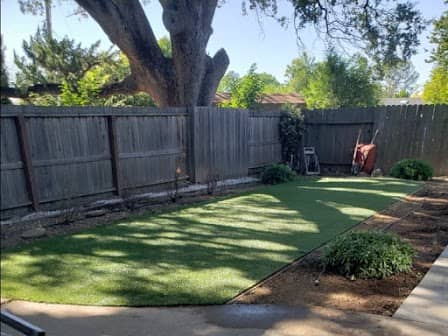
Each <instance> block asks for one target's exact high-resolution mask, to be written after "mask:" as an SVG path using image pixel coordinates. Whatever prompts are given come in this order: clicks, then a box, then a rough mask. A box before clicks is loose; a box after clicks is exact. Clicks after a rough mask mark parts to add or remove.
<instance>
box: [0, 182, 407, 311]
mask: <svg viewBox="0 0 448 336" xmlns="http://www.w3.org/2000/svg"><path fill="white" fill-rule="evenodd" d="M396 182H397V181H395V180H391V181H390V182H389V181H387V180H386V181H385V182H383V183H380V182H378V181H375V180H373V182H369V183H366V182H362V181H361V182H347V181H344V180H340V181H335V180H331V179H329V180H327V179H322V180H317V181H309V180H307V181H300V180H299V181H296V182H293V183H289V184H285V185H279V186H274V187H262V188H260V189H258V190H255V191H252V192H250V193H247V194H244V195H240V196H233V197H227V198H223V199H220V200H216V201H211V202H207V203H203V204H201V205H196V206H189V207H186V208H184V209H181V210H176V211H172V212H168V213H162V214H158V215H146V216H139V217H134V218H130V219H129V220H126V221H121V222H118V223H115V224H111V225H109V226H106V227H98V228H94V229H90V230H87V231H85V232H83V233H78V234H73V235H68V236H65V237H57V238H52V239H49V240H46V241H41V242H37V243H35V244H33V245H30V246H26V247H23V248H18V249H13V250H10V251H7V252H4V253H3V256H2V271H3V272H2V290H3V292H4V295H5V296H7V297H11V298H22V299H30V300H34V301H46V302H59V303H61V302H63V303H79V304H100V305H132V306H142V305H178V304H217V303H224V302H226V301H227V300H229V299H230V298H232V297H233V296H234V295H236V294H237V293H238V292H240V291H242V290H243V289H245V288H247V287H249V286H251V285H253V284H254V283H255V282H257V281H259V280H261V279H262V278H264V277H266V276H268V275H269V274H271V273H273V272H275V271H276V270H277V269H279V268H281V267H283V266H284V265H285V264H287V263H289V262H291V261H293V260H294V259H296V258H298V257H300V256H301V255H303V254H304V253H306V252H308V251H310V250H311V249H313V248H316V247H318V246H320V245H321V244H323V243H324V242H326V241H328V240H329V239H331V238H333V237H334V236H335V235H337V234H339V233H341V232H343V231H345V230H346V229H348V228H350V227H352V226H353V225H355V224H356V223H358V222H359V221H361V220H362V219H364V218H366V217H368V216H370V215H371V214H373V213H374V212H375V211H377V210H380V209H382V208H384V207H386V206H387V205H388V204H390V203H391V202H393V201H394V200H396V199H397V197H399V196H400V195H403V192H409V191H411V189H412V188H415V185H413V184H408V185H402V184H397V183H396Z"/></svg>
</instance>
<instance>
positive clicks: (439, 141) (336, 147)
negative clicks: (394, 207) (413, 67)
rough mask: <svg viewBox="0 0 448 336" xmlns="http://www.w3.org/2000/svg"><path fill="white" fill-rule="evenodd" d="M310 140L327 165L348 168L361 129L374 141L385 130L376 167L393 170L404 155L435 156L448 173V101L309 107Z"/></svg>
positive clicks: (378, 141) (432, 159) (434, 162)
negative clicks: (375, 133)
mask: <svg viewBox="0 0 448 336" xmlns="http://www.w3.org/2000/svg"><path fill="white" fill-rule="evenodd" d="M305 123H306V128H307V131H306V133H305V145H307V146H314V147H316V151H317V153H318V155H319V159H320V162H321V164H322V166H323V168H324V171H325V170H338V171H340V172H348V171H349V167H350V165H351V160H352V155H353V148H354V145H355V143H356V138H357V135H358V132H359V130H360V129H361V131H362V137H361V142H364V143H369V142H370V140H371V138H372V136H373V134H374V132H375V131H376V130H379V133H378V136H377V138H376V141H375V143H376V144H377V145H378V156H377V160H376V167H379V168H381V169H382V170H383V171H384V172H385V173H388V172H389V170H390V168H391V167H392V165H393V164H394V163H395V162H397V161H398V160H401V159H404V158H417V159H422V160H425V161H427V162H429V163H430V164H431V165H432V166H433V167H434V172H435V174H436V175H447V174H448V112H447V105H439V106H433V105H416V106H411V105H409V106H408V105H403V106H378V107H371V108H358V109H356V108H352V109H338V110H312V111H305Z"/></svg>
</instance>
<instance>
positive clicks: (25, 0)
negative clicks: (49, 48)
mask: <svg viewBox="0 0 448 336" xmlns="http://www.w3.org/2000/svg"><path fill="white" fill-rule="evenodd" d="M52 4H53V2H52V0H19V5H20V11H21V12H22V13H24V14H32V15H35V16H45V20H44V29H45V31H46V32H47V34H48V36H49V37H50V38H52V37H53V22H52Z"/></svg>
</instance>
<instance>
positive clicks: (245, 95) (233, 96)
mask: <svg viewBox="0 0 448 336" xmlns="http://www.w3.org/2000/svg"><path fill="white" fill-rule="evenodd" d="M256 70H257V66H256V64H252V66H251V67H250V69H249V71H248V73H247V74H246V75H245V76H243V77H241V78H239V79H236V80H235V81H234V82H233V83H232V85H231V88H230V100H229V101H228V102H224V103H223V104H222V106H223V107H233V108H244V109H250V108H255V107H256V106H257V104H259V103H260V102H261V99H262V98H263V89H264V82H263V80H262V76H260V75H259V74H257V72H256Z"/></svg>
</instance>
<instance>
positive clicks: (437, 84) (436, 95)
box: [423, 1, 448, 104]
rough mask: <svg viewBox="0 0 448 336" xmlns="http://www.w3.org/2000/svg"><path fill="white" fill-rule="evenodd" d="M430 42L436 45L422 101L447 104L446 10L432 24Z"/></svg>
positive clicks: (447, 20)
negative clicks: (432, 64) (432, 65)
mask: <svg viewBox="0 0 448 336" xmlns="http://www.w3.org/2000/svg"><path fill="white" fill-rule="evenodd" d="M445 3H446V4H448V1H445ZM431 42H432V43H434V44H436V48H435V49H434V50H433V52H432V55H431V59H430V62H433V63H434V64H435V65H434V68H433V69H432V71H431V76H430V78H429V80H428V81H427V82H426V83H425V86H424V88H423V99H424V100H425V102H428V103H432V104H448V10H445V12H444V13H443V14H442V16H441V17H440V18H439V19H438V20H436V21H435V22H434V30H433V33H432V36H431Z"/></svg>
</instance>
